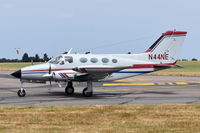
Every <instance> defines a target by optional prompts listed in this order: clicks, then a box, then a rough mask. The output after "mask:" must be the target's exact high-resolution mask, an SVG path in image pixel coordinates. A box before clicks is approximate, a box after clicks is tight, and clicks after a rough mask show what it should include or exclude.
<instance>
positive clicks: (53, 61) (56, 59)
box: [48, 56, 63, 64]
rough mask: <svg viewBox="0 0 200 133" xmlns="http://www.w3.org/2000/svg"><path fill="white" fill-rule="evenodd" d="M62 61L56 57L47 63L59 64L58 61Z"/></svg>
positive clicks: (61, 58) (59, 57)
mask: <svg viewBox="0 0 200 133" xmlns="http://www.w3.org/2000/svg"><path fill="white" fill-rule="evenodd" d="M62 60H63V57H62V56H58V57H55V58H52V59H51V60H50V61H49V62H48V63H51V64H59V63H60V61H62Z"/></svg>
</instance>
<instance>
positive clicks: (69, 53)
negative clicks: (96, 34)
mask: <svg viewBox="0 0 200 133" xmlns="http://www.w3.org/2000/svg"><path fill="white" fill-rule="evenodd" d="M71 51H72V48H70V50H69V51H68V52H64V53H63V54H70V53H71Z"/></svg>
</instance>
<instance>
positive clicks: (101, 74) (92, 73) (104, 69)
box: [72, 66, 130, 81]
mask: <svg viewBox="0 0 200 133" xmlns="http://www.w3.org/2000/svg"><path fill="white" fill-rule="evenodd" d="M129 67H130V66H81V67H75V68H73V69H72V70H74V71H76V72H80V73H86V75H81V76H77V77H76V78H77V79H78V80H80V81H85V80H99V79H103V78H105V77H107V76H109V75H111V74H112V73H114V72H118V71H121V70H123V69H127V68H129Z"/></svg>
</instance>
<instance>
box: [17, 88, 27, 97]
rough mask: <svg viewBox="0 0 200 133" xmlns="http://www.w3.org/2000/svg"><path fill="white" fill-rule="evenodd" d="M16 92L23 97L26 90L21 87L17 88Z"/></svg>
mask: <svg viewBox="0 0 200 133" xmlns="http://www.w3.org/2000/svg"><path fill="white" fill-rule="evenodd" d="M17 94H18V96H19V97H24V96H26V91H25V90H24V89H23V88H21V89H20V90H18V92H17Z"/></svg>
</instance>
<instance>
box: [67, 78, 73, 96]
mask: <svg viewBox="0 0 200 133" xmlns="http://www.w3.org/2000/svg"><path fill="white" fill-rule="evenodd" d="M65 93H66V94H67V95H72V94H74V87H73V84H72V81H70V82H68V85H67V87H66V88H65Z"/></svg>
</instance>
